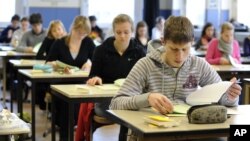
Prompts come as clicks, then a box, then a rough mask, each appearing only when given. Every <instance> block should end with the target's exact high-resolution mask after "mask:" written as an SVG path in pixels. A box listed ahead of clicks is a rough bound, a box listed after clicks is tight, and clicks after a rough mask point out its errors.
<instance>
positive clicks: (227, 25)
mask: <svg viewBox="0 0 250 141" xmlns="http://www.w3.org/2000/svg"><path fill="white" fill-rule="evenodd" d="M226 30H234V26H233V25H232V24H231V23H230V22H224V23H223V24H222V25H221V31H220V33H223V32H224V31H226Z"/></svg>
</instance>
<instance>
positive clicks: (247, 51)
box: [243, 36, 250, 56]
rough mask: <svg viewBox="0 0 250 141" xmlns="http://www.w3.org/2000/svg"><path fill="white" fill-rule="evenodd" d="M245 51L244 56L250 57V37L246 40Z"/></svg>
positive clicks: (244, 43)
mask: <svg viewBox="0 0 250 141" xmlns="http://www.w3.org/2000/svg"><path fill="white" fill-rule="evenodd" d="M243 50H244V56H250V36H248V37H246V38H245V39H244V42H243Z"/></svg>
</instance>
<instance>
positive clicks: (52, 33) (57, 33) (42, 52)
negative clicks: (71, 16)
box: [36, 20, 67, 60]
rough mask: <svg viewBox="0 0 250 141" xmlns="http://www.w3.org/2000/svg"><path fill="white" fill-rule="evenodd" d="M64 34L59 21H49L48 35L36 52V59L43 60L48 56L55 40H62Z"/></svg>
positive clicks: (62, 26)
mask: <svg viewBox="0 0 250 141" xmlns="http://www.w3.org/2000/svg"><path fill="white" fill-rule="evenodd" d="M66 34H67V33H66V30H65V27H64V25H63V23H62V22H61V21H60V20H54V21H51V22H50V25H49V29H48V34H47V36H46V37H45V39H44V40H43V42H42V45H41V47H40V49H39V50H38V53H37V55H36V59H40V60H45V59H46V57H47V55H48V54H49V50H50V47H51V45H52V44H53V43H54V42H55V40H57V39H60V38H62V37H63V36H65V35H66Z"/></svg>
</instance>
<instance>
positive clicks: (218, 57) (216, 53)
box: [206, 22, 241, 65]
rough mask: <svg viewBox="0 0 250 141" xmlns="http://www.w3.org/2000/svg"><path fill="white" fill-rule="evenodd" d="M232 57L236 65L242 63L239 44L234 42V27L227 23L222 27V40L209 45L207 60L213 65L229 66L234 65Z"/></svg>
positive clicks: (214, 40) (216, 40)
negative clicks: (231, 60)
mask: <svg viewBox="0 0 250 141" xmlns="http://www.w3.org/2000/svg"><path fill="white" fill-rule="evenodd" d="M230 57H232V58H233V61H234V63H241V62H240V47H239V43H238V41H236V40H234V27H233V25H232V24H231V23H229V22H225V23H223V24H222V26H221V32H220V38H219V39H213V40H212V41H211V42H210V43H209V45H208V50H207V54H206V60H207V61H208V62H209V63H210V64H212V65H229V64H232V62H230Z"/></svg>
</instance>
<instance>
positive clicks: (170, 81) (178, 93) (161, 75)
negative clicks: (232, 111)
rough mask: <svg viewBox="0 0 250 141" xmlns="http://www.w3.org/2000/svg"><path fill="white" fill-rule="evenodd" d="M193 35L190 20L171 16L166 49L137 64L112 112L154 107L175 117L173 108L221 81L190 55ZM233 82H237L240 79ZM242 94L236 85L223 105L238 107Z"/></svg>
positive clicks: (151, 53) (214, 73) (154, 52)
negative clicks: (193, 94) (199, 89)
mask: <svg viewBox="0 0 250 141" xmlns="http://www.w3.org/2000/svg"><path fill="white" fill-rule="evenodd" d="M193 35H194V32H193V25H192V23H191V22H190V21H189V19H187V18H186V17H182V16H177V17H175V16H170V17H169V18H168V19H167V20H166V22H165V25H164V36H163V39H162V43H163V46H161V47H160V48H157V49H156V50H154V51H151V52H150V53H149V54H148V55H147V56H146V57H144V58H142V59H141V60H139V61H138V62H137V63H136V64H135V66H134V67H133V68H132V70H131V71H130V73H129V75H128V76H127V78H126V80H125V82H124V84H123V86H122V87H121V89H120V90H119V92H118V94H117V95H116V96H114V97H113V99H112V101H111V104H110V108H111V109H114V110H117V109H123V110H138V109H140V108H145V107H149V106H152V107H153V108H155V109H156V110H157V111H159V112H160V113H161V114H167V113H172V112H173V105H174V104H177V103H184V102H185V99H186V97H187V96H188V95H189V94H190V93H191V92H193V91H196V90H197V88H198V86H201V87H203V86H206V85H208V84H212V83H216V82H219V81H221V78H220V76H219V75H218V73H217V72H216V71H215V70H214V69H213V68H212V67H211V66H210V65H209V64H208V63H207V62H206V61H205V60H204V59H202V58H199V57H197V56H192V55H190V48H191V46H192V42H193V38H194V37H193ZM152 42H153V41H152ZM152 42H150V43H149V46H150V45H151V43H152ZM231 81H233V82H236V79H235V78H233V79H232V80H231ZM187 83H190V85H188V86H187V85H186V84H187ZM240 93H241V87H240V86H239V85H238V84H236V83H234V84H233V85H232V86H231V87H230V88H229V89H228V91H227V92H226V93H225V94H224V95H223V96H222V97H221V99H220V101H219V103H220V104H222V105H226V106H236V105H237V104H238V99H239V95H240Z"/></svg>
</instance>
